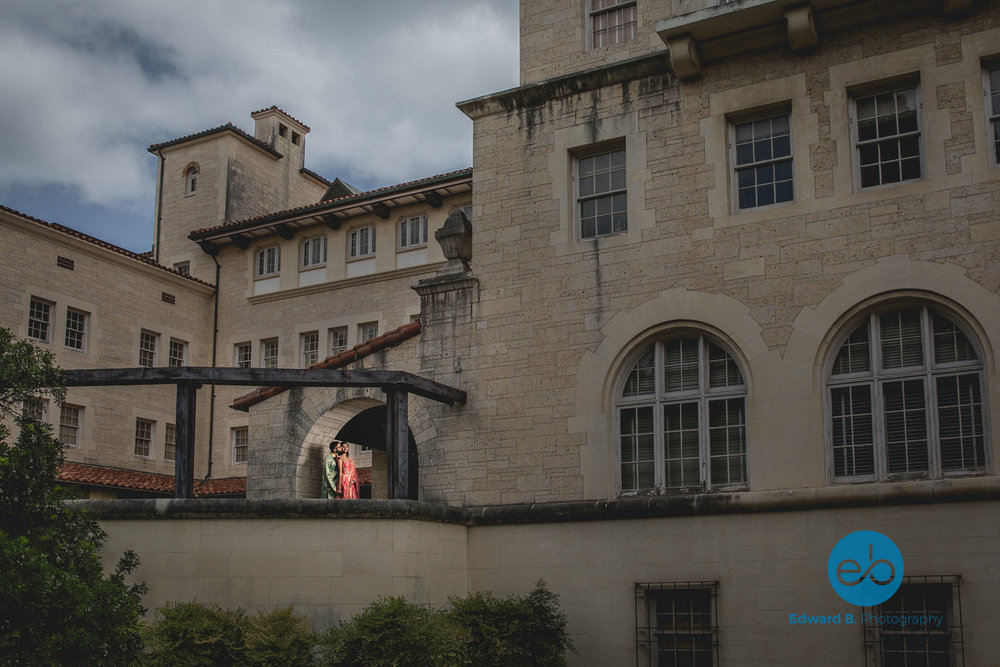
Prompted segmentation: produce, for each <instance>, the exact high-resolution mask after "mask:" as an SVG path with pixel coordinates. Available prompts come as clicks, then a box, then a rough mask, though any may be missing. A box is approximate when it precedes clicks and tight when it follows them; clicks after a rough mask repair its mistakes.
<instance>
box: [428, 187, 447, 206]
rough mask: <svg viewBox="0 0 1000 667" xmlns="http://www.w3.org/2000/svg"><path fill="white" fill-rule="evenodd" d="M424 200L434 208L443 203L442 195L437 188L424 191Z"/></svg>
mask: <svg viewBox="0 0 1000 667" xmlns="http://www.w3.org/2000/svg"><path fill="white" fill-rule="evenodd" d="M424 200H425V201H426V202H427V203H428V204H430V205H431V206H432V207H434V208H441V205H442V204H444V197H442V196H441V193H440V192H438V191H437V190H431V191H430V192H426V193H424Z"/></svg>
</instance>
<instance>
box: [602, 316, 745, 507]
mask: <svg viewBox="0 0 1000 667" xmlns="http://www.w3.org/2000/svg"><path fill="white" fill-rule="evenodd" d="M618 386H619V387H620V388H619V390H618V394H617V399H616V402H615V411H616V415H617V431H618V455H619V472H620V475H621V478H620V481H621V492H622V493H623V494H633V493H663V492H685V491H687V492H695V491H711V490H715V491H718V490H726V489H732V488H744V487H746V484H747V470H746V453H747V419H746V403H747V388H746V381H745V379H744V375H743V372H742V370H741V369H740V367H739V364H738V363H737V362H736V359H735V357H734V356H733V355H732V354H731V353H730V352H729V351H728V349H727V348H726V347H725V346H724V345H723V344H722V343H721V342H720V341H718V340H716V339H715V338H712V337H710V336H708V335H705V334H698V333H687V334H683V335H675V336H669V337H665V338H662V339H659V340H657V341H655V342H653V343H652V344H650V345H648V346H647V347H646V348H644V349H643V350H641V351H640V353H639V357H638V360H637V361H635V362H634V364H633V365H632V366H631V367H630V368H629V370H628V371H627V373H625V375H624V377H623V378H621V379H620V381H619V385H618Z"/></svg>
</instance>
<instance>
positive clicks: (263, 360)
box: [260, 338, 281, 368]
mask: <svg viewBox="0 0 1000 667" xmlns="http://www.w3.org/2000/svg"><path fill="white" fill-rule="evenodd" d="M272 343H273V344H274V357H273V359H274V366H268V363H270V359H271V358H272V357H270V356H268V355H267V354H266V352H267V347H268V346H269V345H271V344H272ZM280 365H281V347H280V345H279V342H278V339H277V338H265V339H264V340H262V341H260V366H261V368H278V366H280Z"/></svg>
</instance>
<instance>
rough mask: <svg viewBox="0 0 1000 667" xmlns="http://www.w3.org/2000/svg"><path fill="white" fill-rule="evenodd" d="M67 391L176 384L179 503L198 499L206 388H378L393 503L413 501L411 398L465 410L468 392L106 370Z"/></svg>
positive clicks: (408, 381)
mask: <svg viewBox="0 0 1000 667" xmlns="http://www.w3.org/2000/svg"><path fill="white" fill-rule="evenodd" d="M65 374H66V386H67V387H101V386H105V387H106V386H129V385H156V384H172V385H176V387H177V424H176V429H177V430H176V447H177V449H176V451H177V456H176V459H175V461H174V497H176V498H192V497H193V496H194V425H195V412H196V405H197V403H196V398H197V395H198V389H200V388H201V387H202V385H206V384H209V385H237V386H254V385H256V386H275V387H375V388H378V389H381V390H382V391H384V392H385V395H386V425H385V428H386V438H385V441H386V448H387V450H388V451H387V452H386V459H387V461H388V468H389V469H388V477H389V497H390V498H394V499H395V498H402V499H406V498H410V494H411V492H414V491H416V489H410V488H409V474H408V473H409V461H408V448H407V445H408V442H409V423H408V422H409V420H408V417H407V409H408V405H409V395H410V394H416V395H417V396H423V397H424V398H429V399H431V400H434V401H438V402H440V403H446V404H448V405H455V404H456V403H458V404H464V403H465V400H466V394H465V392H464V391H461V390H459V389H454V388H453V387H449V386H447V385H444V384H441V383H440V382H435V381H434V380H428V379H427V378H423V377H420V376H419V375H414V374H412V373H407V372H405V371H374V370H331V369H285V368H219V367H212V366H183V367H180V368H105V369H97V370H70V371H65Z"/></svg>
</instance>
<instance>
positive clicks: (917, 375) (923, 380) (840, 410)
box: [827, 305, 987, 481]
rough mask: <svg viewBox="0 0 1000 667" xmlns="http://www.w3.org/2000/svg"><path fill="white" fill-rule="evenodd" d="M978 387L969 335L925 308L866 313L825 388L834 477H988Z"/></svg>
mask: <svg viewBox="0 0 1000 667" xmlns="http://www.w3.org/2000/svg"><path fill="white" fill-rule="evenodd" d="M984 390H985V386H984V379H983V364H982V361H980V358H979V355H978V353H977V352H976V346H975V345H974V344H973V338H972V334H971V333H970V332H969V331H968V330H967V329H965V327H964V326H962V325H960V324H959V322H958V321H957V320H956V319H955V318H954V317H952V316H951V315H949V314H946V313H944V312H943V311H940V310H938V309H936V308H933V307H930V306H927V305H913V306H908V307H903V308H895V309H892V310H883V311H873V312H871V313H869V314H868V315H866V316H865V317H864V319H863V320H862V321H861V322H860V323H858V324H855V325H854V327H853V328H852V330H851V331H850V333H849V334H847V337H846V338H845V339H844V341H843V342H842V343H841V344H840V346H839V348H838V349H837V354H836V357H835V358H834V359H833V363H832V366H831V369H830V375H829V379H828V382H827V391H828V400H829V405H830V437H831V458H832V461H833V477H834V479H836V480H838V481H841V480H843V481H855V480H872V479H874V480H886V479H894V478H907V477H928V476H929V477H941V476H943V475H947V474H949V473H970V472H984V471H985V470H986V464H987V461H986V457H987V448H986V442H987V439H986V433H985V423H984V419H983V404H984V400H983V398H984Z"/></svg>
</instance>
